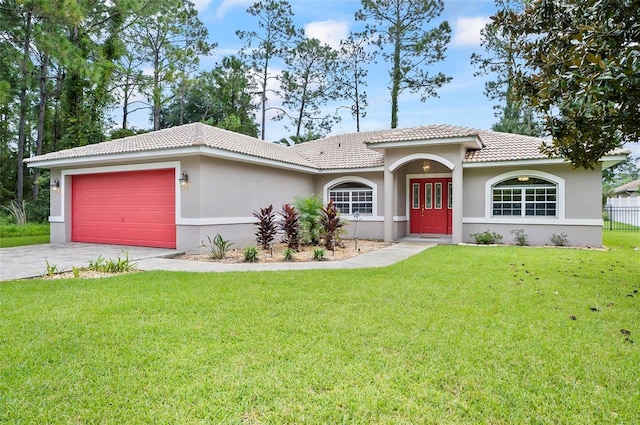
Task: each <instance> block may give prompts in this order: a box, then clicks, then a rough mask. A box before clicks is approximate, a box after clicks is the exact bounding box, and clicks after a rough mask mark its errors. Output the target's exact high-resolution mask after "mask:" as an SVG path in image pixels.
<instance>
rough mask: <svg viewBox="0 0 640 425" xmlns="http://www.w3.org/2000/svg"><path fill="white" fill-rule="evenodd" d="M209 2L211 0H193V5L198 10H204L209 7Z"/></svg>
mask: <svg viewBox="0 0 640 425" xmlns="http://www.w3.org/2000/svg"><path fill="white" fill-rule="evenodd" d="M209 3H211V0H193V5H194V6H195V8H196V10H197V11H198V12H202V11H203V10H206V9H207V7H209Z"/></svg>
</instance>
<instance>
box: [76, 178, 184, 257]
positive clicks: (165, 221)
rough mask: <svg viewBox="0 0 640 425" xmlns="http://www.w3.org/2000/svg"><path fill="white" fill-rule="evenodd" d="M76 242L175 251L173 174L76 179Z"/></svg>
mask: <svg viewBox="0 0 640 425" xmlns="http://www.w3.org/2000/svg"><path fill="white" fill-rule="evenodd" d="M72 240H73V241H76V242H91V243H106V244H119V245H120V244H121V245H134V246H156V247H164V248H175V243H176V226H175V172H174V170H173V169H167V170H148V171H130V172H121V173H101V174H87V175H76V176H73V181H72Z"/></svg>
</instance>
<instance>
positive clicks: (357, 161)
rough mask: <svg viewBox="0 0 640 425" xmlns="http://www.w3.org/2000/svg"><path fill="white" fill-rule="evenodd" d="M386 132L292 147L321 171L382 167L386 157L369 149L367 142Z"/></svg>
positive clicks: (343, 135) (354, 135)
mask: <svg viewBox="0 0 640 425" xmlns="http://www.w3.org/2000/svg"><path fill="white" fill-rule="evenodd" d="M382 133H384V131H367V132H362V133H346V134H340V135H337V136H330V137H325V138H324V139H319V140H314V141H312V142H306V143H301V144H299V145H295V146H292V147H291V149H292V150H293V151H295V152H297V153H298V154H299V155H301V156H303V157H304V158H306V159H307V160H309V161H311V162H313V163H315V164H316V165H317V167H318V168H320V169H341V168H364V167H380V166H383V165H384V156H383V155H382V154H381V153H379V152H376V151H374V150H371V149H368V148H367V146H366V145H365V142H367V141H368V140H371V139H372V138H375V137H379V135H380V134H382Z"/></svg>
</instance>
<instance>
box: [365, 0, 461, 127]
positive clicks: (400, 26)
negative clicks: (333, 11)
mask: <svg viewBox="0 0 640 425" xmlns="http://www.w3.org/2000/svg"><path fill="white" fill-rule="evenodd" d="M443 9H444V4H443V2H442V0H362V9H361V10H359V11H357V12H356V20H359V21H367V22H370V21H373V23H368V24H367V29H368V30H370V31H373V32H374V33H375V34H377V36H378V38H377V44H378V45H379V46H380V48H381V49H384V48H385V47H386V46H390V47H391V51H388V50H382V57H383V58H384V59H385V61H387V62H388V63H391V71H390V72H389V76H390V77H391V87H390V90H391V128H396V127H397V126H398V97H399V96H400V94H401V93H402V92H403V91H405V90H409V92H411V93H420V94H421V100H422V101H423V102H424V101H425V100H426V99H427V98H429V97H435V96H437V95H438V94H437V89H439V88H440V87H442V86H443V85H444V84H445V83H448V82H449V81H451V78H450V77H447V76H445V75H444V74H443V73H441V72H439V73H437V74H435V75H429V73H428V72H427V71H425V69H424V68H426V67H428V66H430V65H433V64H435V63H436V62H438V61H442V60H444V58H445V56H444V53H445V50H446V45H447V43H449V41H450V40H451V28H450V27H449V23H448V22H447V21H442V22H441V23H440V24H439V25H437V26H435V27H433V28H430V27H429V26H428V24H429V23H430V22H431V21H432V20H433V19H435V18H437V17H438V16H440V14H441V13H442V10H443Z"/></svg>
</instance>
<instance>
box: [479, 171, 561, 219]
mask: <svg viewBox="0 0 640 425" xmlns="http://www.w3.org/2000/svg"><path fill="white" fill-rule="evenodd" d="M519 176H529V177H535V178H539V179H542V180H547V181H549V182H551V183H553V184H555V185H556V215H555V216H539V215H538V216H535V215H505V216H493V187H494V186H495V185H496V184H498V183H500V182H503V181H505V180H510V179H513V178H517V177H519ZM523 195H524V194H523ZM524 213H525V211H524V210H523V211H522V214H524ZM485 219H487V220H490V221H491V222H495V223H499V222H504V223H511V222H514V221H517V222H518V223H522V224H538V223H545V222H549V221H553V220H564V219H565V181H564V179H563V178H561V177H558V176H556V175H553V174H550V173H546V172H544V171H539V170H514V171H509V172H506V173H503V174H500V175H498V176H495V177H493V178H492V179H489V180H487V182H486V183H485Z"/></svg>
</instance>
